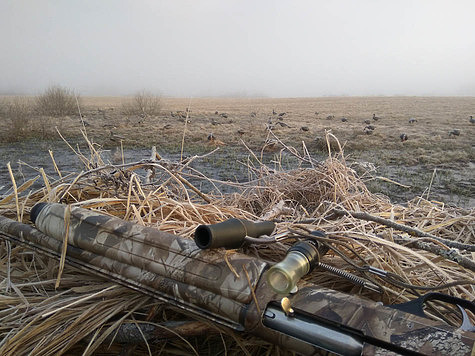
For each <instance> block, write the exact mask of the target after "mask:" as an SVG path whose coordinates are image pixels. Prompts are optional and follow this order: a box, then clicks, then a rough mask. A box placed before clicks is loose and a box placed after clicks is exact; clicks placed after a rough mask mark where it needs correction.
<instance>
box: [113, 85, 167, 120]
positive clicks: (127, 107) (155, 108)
mask: <svg viewBox="0 0 475 356" xmlns="http://www.w3.org/2000/svg"><path fill="white" fill-rule="evenodd" d="M160 109H161V102H160V97H159V96H156V95H154V94H152V93H150V92H147V91H145V90H142V91H141V92H138V93H137V94H135V96H134V97H133V99H132V101H131V102H127V103H124V104H123V105H122V110H123V112H124V114H126V115H148V116H150V115H158V114H159V113H160Z"/></svg>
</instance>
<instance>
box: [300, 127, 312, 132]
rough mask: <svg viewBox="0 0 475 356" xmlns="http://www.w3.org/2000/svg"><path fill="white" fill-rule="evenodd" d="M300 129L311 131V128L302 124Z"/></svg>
mask: <svg viewBox="0 0 475 356" xmlns="http://www.w3.org/2000/svg"><path fill="white" fill-rule="evenodd" d="M300 130H302V131H305V132H307V131H309V130H310V129H309V128H308V126H302V127H301V128H300Z"/></svg>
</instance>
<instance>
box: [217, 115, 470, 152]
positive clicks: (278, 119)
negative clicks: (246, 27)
mask: <svg viewBox="0 0 475 356" xmlns="http://www.w3.org/2000/svg"><path fill="white" fill-rule="evenodd" d="M215 115H219V116H221V117H223V118H227V117H228V114H227V113H219V112H218V111H216V112H215ZM315 115H316V116H318V115H319V112H315ZM256 116H257V113H256V112H251V113H250V117H251V118H255V117H256ZM285 116H287V112H277V111H275V109H272V116H270V117H269V118H268V120H267V122H266V124H265V125H266V130H269V131H272V130H274V129H275V128H277V127H278V126H280V127H285V128H292V126H290V125H288V124H287V123H285V122H284V121H283V120H284V117H285ZM326 118H327V120H333V119H335V115H328V116H327V117H326ZM340 120H341V122H349V119H348V118H346V117H342V118H341V119H340ZM379 120H382V117H379V116H376V114H373V116H372V118H371V119H366V120H364V121H363V123H364V124H365V126H364V127H363V132H364V133H365V134H366V135H371V134H372V133H373V132H374V131H375V129H376V126H375V124H376V122H377V121H379ZM211 122H212V124H213V125H216V124H218V122H217V121H216V120H215V119H212V121H211ZM469 122H470V123H471V124H475V118H473V116H472V115H470V117H469ZM408 123H409V124H410V125H414V124H416V123H417V119H416V118H414V117H411V118H409V120H408ZM300 130H301V131H303V132H308V131H310V128H309V127H308V126H301V127H300ZM237 133H238V135H239V136H243V135H244V134H245V133H246V132H245V131H244V130H243V129H238V130H237ZM460 133H461V131H460V130H459V129H452V130H450V131H449V137H454V138H455V137H457V136H460ZM399 139H400V140H401V142H405V141H407V140H408V139H409V136H408V135H407V133H405V132H402V133H401V134H400V135H399ZM208 141H209V142H210V143H213V144H215V145H224V143H223V142H222V141H219V140H217V139H216V137H215V135H214V134H213V133H210V134H209V135H208Z"/></svg>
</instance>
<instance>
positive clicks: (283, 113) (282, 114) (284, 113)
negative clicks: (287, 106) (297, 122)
mask: <svg viewBox="0 0 475 356" xmlns="http://www.w3.org/2000/svg"><path fill="white" fill-rule="evenodd" d="M286 114H287V113H286V112H281V113H280V114H279V116H280V117H282V116H284V115H286Z"/></svg>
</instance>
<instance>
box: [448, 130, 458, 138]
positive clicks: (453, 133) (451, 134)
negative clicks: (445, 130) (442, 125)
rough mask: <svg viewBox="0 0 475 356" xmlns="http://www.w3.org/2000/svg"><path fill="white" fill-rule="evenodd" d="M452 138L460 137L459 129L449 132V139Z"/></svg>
mask: <svg viewBox="0 0 475 356" xmlns="http://www.w3.org/2000/svg"><path fill="white" fill-rule="evenodd" d="M452 136H460V130H458V129H453V130H452V131H450V132H449V137H452Z"/></svg>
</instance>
